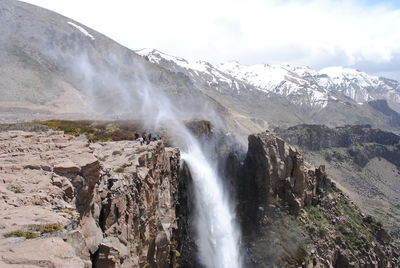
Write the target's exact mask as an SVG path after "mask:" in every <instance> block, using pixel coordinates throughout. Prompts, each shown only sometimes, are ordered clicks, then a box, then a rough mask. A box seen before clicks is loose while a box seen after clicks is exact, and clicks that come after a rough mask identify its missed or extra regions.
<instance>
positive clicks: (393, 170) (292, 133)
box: [277, 125, 400, 245]
mask: <svg viewBox="0 0 400 268" xmlns="http://www.w3.org/2000/svg"><path fill="white" fill-rule="evenodd" d="M277 132H278V133H279V135H280V136H281V137H282V138H283V139H285V140H286V141H287V142H290V143H291V144H293V145H297V146H298V147H299V148H300V149H301V150H303V155H304V157H305V158H306V159H307V160H308V161H310V162H312V163H313V164H314V165H325V167H326V170H327V171H328V172H329V173H330V174H332V176H334V178H335V180H336V182H337V183H338V185H340V187H341V189H342V190H343V191H345V192H346V193H347V194H348V195H350V196H351V198H352V200H354V201H355V202H356V203H357V205H359V206H360V207H361V208H362V209H363V210H364V211H365V212H367V213H368V214H371V215H373V216H375V217H377V218H378V219H380V220H381V221H382V223H383V224H384V226H385V228H387V229H388V230H389V231H390V233H391V235H392V237H393V238H394V240H395V242H396V243H397V244H398V245H400V224H399V222H400V207H399V206H398V204H399V196H400V136H399V135H396V134H395V133H391V132H386V131H382V130H379V129H373V128H371V127H369V126H365V125H364V126H345V127H337V128H328V127H326V126H321V125H298V126H295V127H291V128H288V129H277Z"/></svg>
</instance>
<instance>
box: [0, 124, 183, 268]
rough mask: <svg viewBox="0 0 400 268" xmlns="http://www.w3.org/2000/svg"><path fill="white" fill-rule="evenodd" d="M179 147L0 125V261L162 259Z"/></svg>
mask: <svg viewBox="0 0 400 268" xmlns="http://www.w3.org/2000/svg"><path fill="white" fill-rule="evenodd" d="M178 172H179V150H178V149H176V148H166V147H165V146H164V144H163V143H162V141H157V142H152V143H151V144H150V145H147V146H140V144H139V143H138V142H136V141H119V142H106V143H88V142H87V140H86V139H85V138H84V137H73V136H69V135H65V134H64V133H63V132H59V131H43V130H42V129H39V130H37V132H26V131H4V132H0V178H1V179H0V219H1V220H0V236H1V239H0V266H1V267H12V268H15V267H32V268H33V267H71V268H78V267H92V266H93V267H170V265H172V263H173V262H175V261H176V258H178V257H179V252H178V251H177V250H176V246H177V243H176V241H174V237H173V231H174V229H176V228H177V220H176V218H177V217H176V213H175V211H176V210H175V207H176V203H177V199H178V188H179V187H178V183H179V178H178Z"/></svg>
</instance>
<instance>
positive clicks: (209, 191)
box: [141, 86, 241, 268]
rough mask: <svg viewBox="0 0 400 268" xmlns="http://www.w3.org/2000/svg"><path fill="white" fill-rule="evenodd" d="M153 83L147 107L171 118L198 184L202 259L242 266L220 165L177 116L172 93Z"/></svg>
mask: <svg viewBox="0 0 400 268" xmlns="http://www.w3.org/2000/svg"><path fill="white" fill-rule="evenodd" d="M154 90H155V89H154V88H153V87H150V86H149V87H147V89H146V90H143V91H142V94H143V95H142V96H141V99H142V100H143V108H144V109H145V110H152V111H156V113H155V114H157V117H156V118H155V122H156V124H157V125H158V123H160V122H162V121H168V129H169V130H170V132H171V135H172V136H173V137H179V138H176V140H179V144H177V146H179V147H180V148H181V151H182V159H183V160H184V161H185V162H186V163H187V165H188V167H189V169H190V173H191V175H192V178H193V184H194V187H193V189H194V198H195V202H194V203H195V213H194V222H195V226H194V227H195V231H196V244H197V247H198V250H199V253H198V259H199V262H200V263H201V264H203V265H204V266H205V267H206V268H240V267H241V258H240V252H239V248H240V247H239V243H240V242H239V240H240V231H239V228H238V227H237V225H236V222H235V213H234V209H233V207H232V200H230V198H229V195H228V193H227V192H226V191H225V188H224V185H223V182H222V180H221V178H219V176H218V173H217V171H216V168H215V167H214V166H213V165H211V163H210V161H209V159H210V157H207V156H206V155H205V154H204V152H203V150H202V148H201V146H200V144H199V142H198V141H197V139H196V138H194V137H193V135H192V134H191V133H190V131H189V130H188V129H187V128H186V127H185V125H184V124H183V123H182V122H181V121H180V120H178V119H177V115H176V114H177V111H175V110H174V107H173V105H172V104H171V102H170V101H169V99H168V97H167V96H165V95H164V94H162V93H161V92H157V96H158V98H157V99H154V98H153V99H152V98H150V97H149V96H154V95H155V94H156V93H155V92H154Z"/></svg>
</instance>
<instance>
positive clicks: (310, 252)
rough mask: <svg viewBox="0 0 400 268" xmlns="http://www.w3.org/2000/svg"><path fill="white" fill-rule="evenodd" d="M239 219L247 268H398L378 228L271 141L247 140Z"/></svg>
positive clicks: (266, 137)
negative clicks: (300, 267)
mask: <svg viewBox="0 0 400 268" xmlns="http://www.w3.org/2000/svg"><path fill="white" fill-rule="evenodd" d="M239 177H240V178H241V180H240V182H239V185H238V196H239V210H238V211H239V215H240V217H241V220H242V226H243V245H244V247H245V248H246V254H247V256H246V263H247V265H248V266H249V267H298V266H302V267H341V268H342V267H397V266H398V265H399V255H398V253H397V252H398V249H397V248H396V247H395V245H393V244H392V243H391V237H390V235H388V234H387V232H386V231H385V230H384V229H383V228H382V224H381V223H379V222H377V221H376V220H375V219H373V218H372V217H371V216H366V215H364V214H363V213H361V211H360V210H359V208H358V207H356V206H355V205H354V204H353V203H352V202H351V201H350V200H349V199H348V197H347V196H346V195H344V194H343V193H342V192H340V191H339V190H338V189H337V188H336V185H335V183H333V182H332V180H331V178H330V177H329V176H328V175H327V174H326V172H325V168H324V166H320V167H319V168H314V167H312V166H311V165H310V164H308V163H306V162H305V161H304V160H303V157H302V155H301V154H300V153H299V152H298V151H297V150H296V149H295V148H294V147H292V146H290V145H288V144H286V143H285V142H284V141H283V140H282V139H281V138H279V137H277V136H276V134H274V133H270V132H264V133H260V134H255V135H250V136H249V151H248V153H247V156H246V158H245V161H244V164H243V166H242V171H241V172H240V176H239Z"/></svg>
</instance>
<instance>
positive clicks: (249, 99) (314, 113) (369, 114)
mask: <svg viewBox="0 0 400 268" xmlns="http://www.w3.org/2000/svg"><path fill="white" fill-rule="evenodd" d="M137 53H139V54H140V55H143V56H144V58H145V59H147V60H149V61H150V62H153V63H155V64H157V65H160V66H163V67H165V68H166V69H168V70H170V71H173V72H176V73H182V74H185V75H186V76H187V77H189V78H190V80H191V81H192V82H193V84H194V85H196V86H197V87H198V88H199V89H201V90H202V91H203V92H204V93H205V94H207V95H209V96H212V98H214V99H216V100H217V101H218V102H220V103H222V104H223V105H225V106H226V107H230V108H231V109H234V110H236V111H238V112H240V113H241V114H243V115H246V116H248V117H252V118H254V120H259V122H263V121H266V122H268V123H269V124H270V125H274V126H282V125H286V126H290V125H293V124H298V123H305V122H307V123H323V124H327V125H331V126H337V125H342V124H371V125H374V126H377V127H381V128H388V129H398V124H397V123H396V121H393V119H392V118H393V117H398V116H399V114H398V111H400V109H399V108H400V91H399V89H400V87H399V83H398V82H397V81H394V80H390V79H386V78H381V77H377V76H373V75H370V74H366V73H364V72H361V71H359V70H354V69H350V68H343V67H332V68H325V69H323V70H320V71H316V70H313V69H311V68H309V67H305V66H290V65H273V64H257V65H252V66H245V65H241V64H240V63H238V62H228V63H224V64H219V65H213V64H211V63H208V62H205V61H197V62H191V61H187V60H185V59H183V58H179V57H175V56H171V55H168V54H165V53H163V52H161V51H157V50H155V49H142V50H138V51H137ZM376 101H381V102H384V103H386V106H387V108H388V109H389V110H390V113H389V114H388V112H387V111H384V110H382V109H380V108H379V107H378V106H377V105H374V103H375V102H376ZM370 103H372V105H370ZM388 103H389V104H388ZM390 107H392V108H393V109H394V110H393V109H392V108H390ZM385 110H387V109H385ZM396 110H397V111H396Z"/></svg>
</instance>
